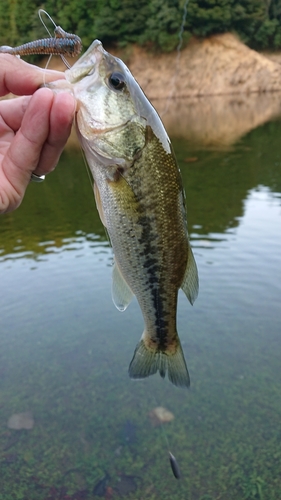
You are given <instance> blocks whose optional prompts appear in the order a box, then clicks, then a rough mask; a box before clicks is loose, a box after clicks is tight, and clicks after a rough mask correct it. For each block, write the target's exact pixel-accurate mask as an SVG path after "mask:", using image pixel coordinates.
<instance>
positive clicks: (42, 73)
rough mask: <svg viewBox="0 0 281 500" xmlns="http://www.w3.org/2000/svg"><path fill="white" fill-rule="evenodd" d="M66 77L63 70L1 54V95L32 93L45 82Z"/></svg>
mask: <svg viewBox="0 0 281 500" xmlns="http://www.w3.org/2000/svg"><path fill="white" fill-rule="evenodd" d="M62 78H65V76H64V73H63V72H61V71H53V70H49V69H41V68H38V67H37V66H34V65H33V64H29V63H27V62H25V61H22V60H21V59H19V58H18V57H15V56H11V55H10V54H0V96H4V95H6V94H8V93H9V92H12V93H13V94H15V95H31V94H33V93H34V92H35V90H37V89H38V88H39V87H40V86H41V85H43V83H45V82H46V83H47V82H52V81H54V80H59V79H62Z"/></svg>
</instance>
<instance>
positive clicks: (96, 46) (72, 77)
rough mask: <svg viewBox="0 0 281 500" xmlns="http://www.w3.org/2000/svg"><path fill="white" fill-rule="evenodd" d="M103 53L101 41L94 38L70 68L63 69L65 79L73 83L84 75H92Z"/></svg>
mask: <svg viewBox="0 0 281 500" xmlns="http://www.w3.org/2000/svg"><path fill="white" fill-rule="evenodd" d="M104 54H105V50H104V48H103V46H102V43H101V42H100V41H99V40H94V41H93V43H92V44H91V45H90V47H89V48H88V50H87V51H86V52H85V54H83V56H82V57H80V59H78V61H77V62H76V63H75V64H74V65H73V66H72V67H71V68H70V69H68V70H66V71H65V78H66V80H67V81H68V82H69V83H70V84H74V83H78V82H79V81H80V80H82V79H83V78H84V77H85V76H92V75H94V74H95V72H96V70H97V68H98V67H99V63H100V62H101V60H102V57H103V56H104Z"/></svg>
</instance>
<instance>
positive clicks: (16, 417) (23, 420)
mask: <svg viewBox="0 0 281 500" xmlns="http://www.w3.org/2000/svg"><path fill="white" fill-rule="evenodd" d="M7 425H8V427H9V429H15V430H17V431H19V430H21V429H27V430H31V429H33V427H34V419H33V415H32V413H31V412H30V411H26V412H23V413H14V414H13V415H12V416H11V417H10V418H9V420H8V424H7Z"/></svg>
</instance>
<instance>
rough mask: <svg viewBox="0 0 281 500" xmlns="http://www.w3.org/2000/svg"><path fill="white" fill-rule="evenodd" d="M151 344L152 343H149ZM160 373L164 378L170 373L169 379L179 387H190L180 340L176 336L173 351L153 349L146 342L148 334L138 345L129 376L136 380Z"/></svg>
mask: <svg viewBox="0 0 281 500" xmlns="http://www.w3.org/2000/svg"><path fill="white" fill-rule="evenodd" d="M149 344H151V342H149ZM157 371H159V373H160V375H161V377H162V378H164V377H165V375H166V372H168V378H169V380H170V381H171V382H172V384H174V385H176V386H177V387H189V386H190V378H189V373H188V369H187V366H186V362H185V359H184V354H183V351H182V347H181V343H180V339H179V337H178V335H177V334H176V338H175V340H174V342H173V350H169V348H167V349H166V350H160V349H159V348H153V347H151V345H148V342H146V334H145V333H144V335H143V336H142V338H141V340H140V342H139V343H138V344H137V346H136V349H135V353H134V356H133V359H132V361H131V363H130V366H129V375H130V377H131V378H134V379H141V378H146V377H149V376H150V375H153V374H154V373H156V372H157Z"/></svg>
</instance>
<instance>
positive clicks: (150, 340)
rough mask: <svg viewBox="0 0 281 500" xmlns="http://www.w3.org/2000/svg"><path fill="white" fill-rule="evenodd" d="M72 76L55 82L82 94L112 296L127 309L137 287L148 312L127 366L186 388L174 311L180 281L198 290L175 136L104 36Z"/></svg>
mask: <svg viewBox="0 0 281 500" xmlns="http://www.w3.org/2000/svg"><path fill="white" fill-rule="evenodd" d="M65 76H66V81H63V80H59V81H57V82H55V83H52V84H49V87H50V88H53V89H57V91H58V90H59V89H63V90H66V89H67V88H68V89H69V90H70V91H71V92H73V94H74V96H75V98H76V100H77V113H76V130H77V134H78V138H79V141H80V143H81V146H82V148H83V150H84V152H85V156H86V159H87V162H88V164H89V167H90V170H91V172H92V175H93V178H94V193H95V199H96V204H97V208H98V211H99V215H100V218H101V220H102V222H103V224H104V226H105V227H106V229H107V232H108V235H109V238H110V241H111V244H112V248H113V252H114V260H115V263H114V268H113V282H112V297H113V302H114V304H115V305H116V307H117V308H118V309H119V310H120V311H124V310H125V309H126V307H127V306H128V304H129V303H130V301H131V299H132V297H133V295H135V296H136V298H137V300H138V303H139V305H140V308H141V311H142V314H143V317H144V323H145V328H144V332H143V334H142V337H141V340H140V342H139V344H138V345H137V347H136V349H135V353H134V356H133V359H132V361H131V364H130V366H129V375H130V377H132V378H144V377H148V376H149V375H152V374H154V373H156V372H157V371H159V373H160V375H161V377H165V374H166V373H167V374H168V377H169V379H170V381H171V382H172V383H173V384H175V385H176V386H186V387H188V386H189V384H190V380H189V374H188V370H187V367H186V363H185V359H184V355H183V351H182V347H181V344H180V340H179V336H178V333H177V328H176V311H177V300H178V290H179V289H180V288H182V290H183V291H184V292H185V294H186V296H187V298H188V300H189V301H190V303H191V304H193V302H194V300H195V299H196V297H197V294H198V274H197V267H196V263H195V260H194V257H193V254H192V250H191V247H190V244H189V241H188V233H187V222H186V209H185V201H184V193H183V187H182V181H181V176H180V172H179V169H178V166H177V163H176V159H175V155H174V153H173V150H172V147H171V143H170V140H169V138H168V135H167V133H166V131H165V128H164V126H163V124H162V122H161V120H160V118H159V116H158V114H157V112H156V111H155V109H154V108H153V106H152V105H151V103H150V102H149V101H148V99H147V98H146V96H145V95H144V93H143V91H142V90H141V88H140V87H139V85H138V84H137V82H136V81H135V79H134V78H133V76H132V74H131V73H130V71H129V69H128V68H127V67H126V65H125V64H124V63H123V62H122V61H121V60H120V59H118V58H116V57H114V56H112V55H111V54H109V53H108V52H106V51H105V50H104V49H103V47H102V44H101V42H100V41H98V40H95V41H94V42H93V43H92V45H91V46H90V47H89V49H88V50H87V52H86V53H85V54H84V55H83V56H82V57H81V58H80V59H79V60H78V61H77V62H76V63H75V64H74V65H73V66H72V68H71V69H69V70H67V71H66V72H65Z"/></svg>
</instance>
